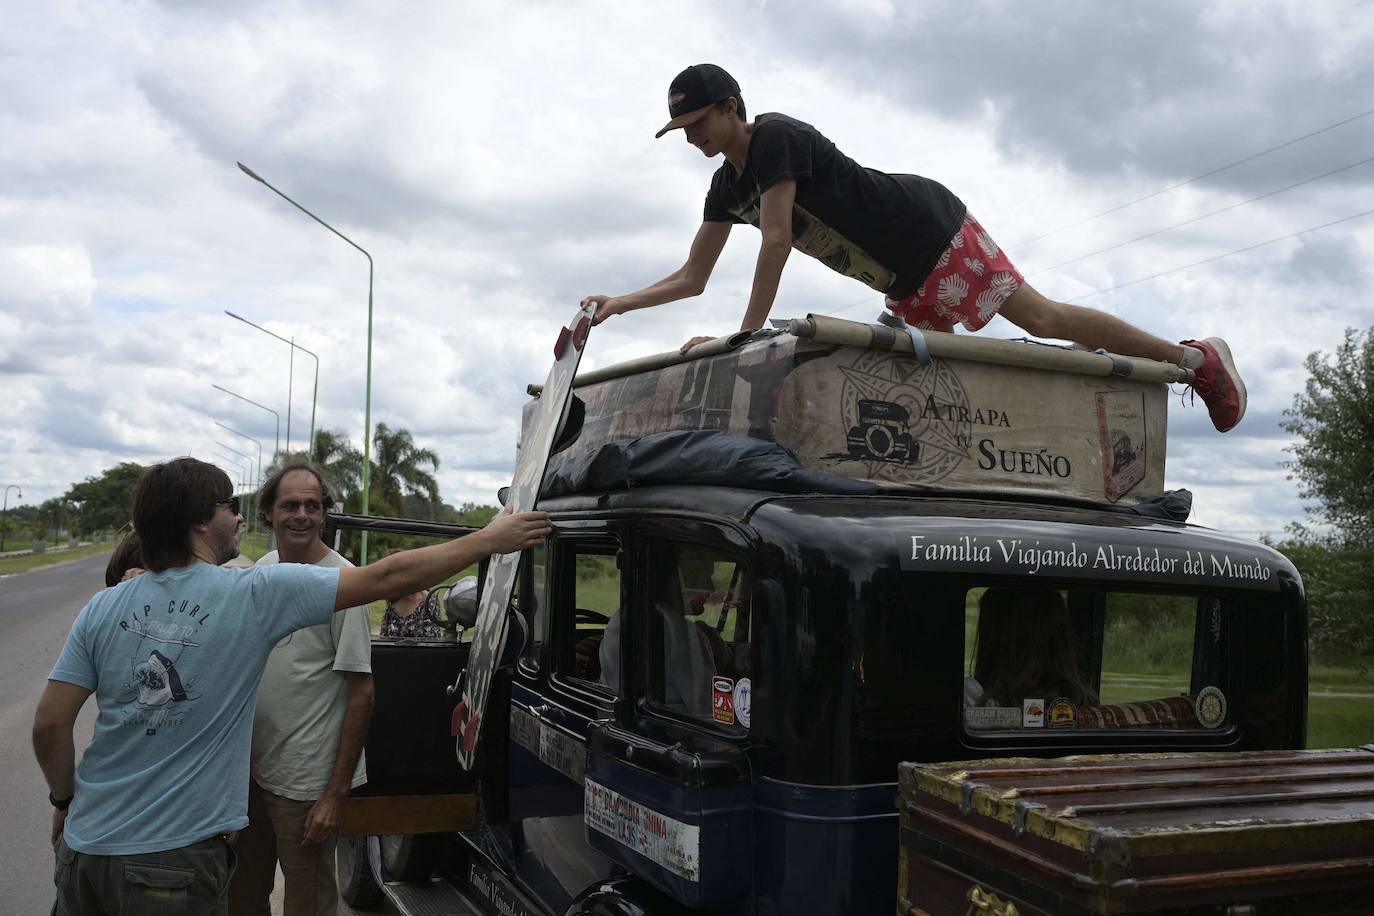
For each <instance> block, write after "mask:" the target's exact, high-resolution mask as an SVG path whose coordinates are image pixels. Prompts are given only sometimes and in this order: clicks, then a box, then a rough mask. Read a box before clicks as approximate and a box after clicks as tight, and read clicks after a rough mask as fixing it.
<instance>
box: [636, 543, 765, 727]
mask: <svg viewBox="0 0 1374 916" xmlns="http://www.w3.org/2000/svg"><path fill="white" fill-rule="evenodd" d="M750 589H751V583H750V581H749V578H748V575H747V573H746V571H745V569H744V567H743V566H742V565H741V564H740V562H739V561H738V559H737V558H736V557H734V556H732V555H730V554H728V553H726V552H724V551H721V550H718V549H715V548H711V547H705V546H701V545H694V544H670V543H660V544H655V545H652V546H651V547H650V549H649V551H648V566H647V576H646V581H645V591H644V596H645V599H646V600H645V606H644V607H643V608H642V611H643V614H644V617H645V622H646V624H647V625H646V627H645V633H646V635H647V643H646V648H647V650H648V653H647V654H648V657H649V664H648V674H649V681H648V700H649V703H650V704H651V705H652V706H654V707H655V708H657V709H660V710H662V711H665V712H668V713H671V714H674V715H679V716H686V717H688V718H691V719H694V720H696V721H698V722H703V723H708V724H710V725H713V726H716V727H719V728H722V729H725V730H728V731H732V732H736V733H742V732H744V731H747V729H748V728H749V722H750V709H751V700H752V690H753V671H752V665H753V653H752V650H751V646H752V640H751V632H750V627H751V623H752V621H751V619H750Z"/></svg>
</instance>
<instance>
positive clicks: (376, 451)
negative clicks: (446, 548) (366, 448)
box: [372, 423, 439, 518]
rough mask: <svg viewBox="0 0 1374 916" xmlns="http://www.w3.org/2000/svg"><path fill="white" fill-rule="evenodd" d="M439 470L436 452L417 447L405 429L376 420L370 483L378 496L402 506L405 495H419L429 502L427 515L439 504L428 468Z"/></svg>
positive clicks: (437, 489) (432, 476) (436, 487)
mask: <svg viewBox="0 0 1374 916" xmlns="http://www.w3.org/2000/svg"><path fill="white" fill-rule="evenodd" d="M425 465H428V466H429V468H430V471H437V470H439V455H438V454H437V453H436V452H435V451H434V450H433V449H428V448H420V447H419V446H417V445H416V444H415V439H414V437H413V436H411V434H410V431H409V430H406V429H396V430H394V431H393V430H392V429H390V428H389V427H388V426H387V425H386V424H385V423H378V424H377V428H376V430H375V431H374V433H373V436H372V486H373V488H374V490H375V492H376V493H377V494H378V495H379V496H381V498H382V499H383V500H384V501H386V502H388V503H390V504H391V505H393V506H397V507H400V506H403V505H405V499H404V495H405V494H406V493H412V494H415V495H417V496H422V497H424V499H425V500H426V501H427V502H428V503H429V514H430V517H431V518H432V517H433V516H434V509H435V507H436V506H437V505H438V504H439V484H438V482H437V481H436V480H435V479H434V475H433V474H432V473H430V471H426V470H424V466H425Z"/></svg>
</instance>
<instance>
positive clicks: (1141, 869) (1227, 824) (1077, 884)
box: [898, 745, 1374, 916]
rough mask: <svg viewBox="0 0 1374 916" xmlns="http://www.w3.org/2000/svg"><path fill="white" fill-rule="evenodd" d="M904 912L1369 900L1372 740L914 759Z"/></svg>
mask: <svg viewBox="0 0 1374 916" xmlns="http://www.w3.org/2000/svg"><path fill="white" fill-rule="evenodd" d="M898 806H899V808H900V810H901V851H900V856H901V860H900V870H899V878H898V913H899V914H901V916H914V914H927V916H965V914H967V913H974V914H989V916H1014V914H1019V916H1032V914H1046V916H1087V914H1105V913H1157V914H1171V916H1183V914H1189V916H1193V914H1204V913H1205V914H1213V913H1215V914H1228V916H1270V914H1273V916H1278V914H1284V916H1287V914H1298V913H1303V914H1336V913H1341V914H1374V745H1366V746H1365V747H1362V748H1358V749H1353V750H1343V751H1279V752H1273V751H1267V752H1243V753H1230V754H1201V753H1190V754H1140V755H1124V754H1123V755H1110V756H1102V757H1065V758H1060V759H1056V760H1039V759H1032V758H1013V759H1003V760H982V761H966V762H961V763H946V764H919V763H918V764H911V763H908V764H903V765H902V771H901V794H900V797H899V799H898Z"/></svg>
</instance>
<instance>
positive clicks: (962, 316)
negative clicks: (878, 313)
mask: <svg viewBox="0 0 1374 916" xmlns="http://www.w3.org/2000/svg"><path fill="white" fill-rule="evenodd" d="M1025 282H1026V278H1025V277H1023V276H1021V272H1020V271H1019V270H1017V269H1016V268H1015V267H1014V266H1013V265H1012V263H1011V261H1010V259H1008V258H1007V256H1006V253H1005V252H1003V251H1002V249H1001V248H999V247H998V246H997V243H996V242H994V241H993V240H992V236H990V235H988V234H987V231H986V230H985V229H984V228H983V227H982V226H981V225H979V223H978V220H976V219H974V218H973V215H972V214H968V215H966V216H965V217H964V224H963V225H962V226H960V227H959V231H958V232H956V233H954V238H952V239H950V241H949V247H948V248H946V249H945V250H944V252H943V253H942V254H941V255H940V259H939V260H938V261H936V262H935V267H934V268H933V269H932V270H931V271H930V276H928V277H926V279H925V282H924V283H922V284H921V288H920V289H918V290H916V292H915V293H913V294H912V295H910V296H907V297H906V298H905V299H888V300H887V307H888V308H889V309H891V310H892V311H893V312H895V313H897V314H898V315H901V316H902V317H903V318H905V319H906V323H907V324H909V325H911V326H912V327H914V328H920V329H921V330H924V331H949V330H953V328H954V322H956V321H957V322H959V323H960V324H962V325H963V326H964V327H966V328H968V329H969V330H970V331H977V330H979V329H980V328H982V327H983V325H985V324H987V323H988V322H989V321H991V320H992V318H993V316H994V315H996V314H997V310H998V309H1000V308H1001V307H1002V303H1003V302H1006V301H1007V297H1008V296H1010V295H1011V294H1012V293H1014V292H1016V290H1017V289H1019V288H1020V286H1021V284H1022V283H1025Z"/></svg>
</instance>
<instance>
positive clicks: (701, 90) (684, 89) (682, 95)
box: [654, 64, 740, 139]
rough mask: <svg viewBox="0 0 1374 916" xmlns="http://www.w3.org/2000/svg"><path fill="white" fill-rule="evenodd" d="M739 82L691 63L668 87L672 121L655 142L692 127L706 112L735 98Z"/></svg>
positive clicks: (712, 68)
mask: <svg viewBox="0 0 1374 916" xmlns="http://www.w3.org/2000/svg"><path fill="white" fill-rule="evenodd" d="M739 94H740V91H739V83H737V82H735V78H734V77H733V76H731V75H730V74H728V73H726V72H725V71H724V70H722V69H721V68H720V67H717V66H716V65H715V64H692V66H690V67H688V68H687V69H686V70H683V71H682V72H681V73H679V74H678V75H677V76H675V77H673V81H672V83H671V84H669V86H668V115H669V116H670V117H671V118H672V120H671V121H669V122H668V123H667V124H665V125H663V129H662V130H660V131H659V132H658V133H656V134H654V139H658V138H659V137H661V136H663V135H664V134H666V133H667V132H668V131H670V130H676V129H677V128H679V127H686V126H687V125H688V124H695V123H696V122H697V121H700V120H701V119H702V117H703V116H705V114H706V109H708V108H710V107H711V106H712V105H714V104H715V103H717V102H721V101H724V100H725V99H728V98H730V96H732V95H733V96H738V95H739Z"/></svg>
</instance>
